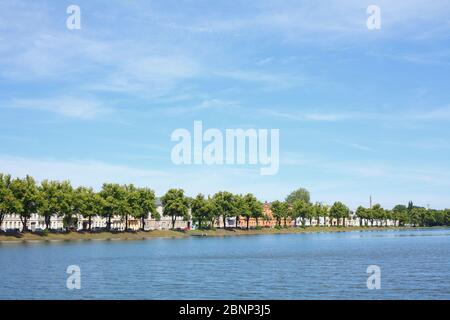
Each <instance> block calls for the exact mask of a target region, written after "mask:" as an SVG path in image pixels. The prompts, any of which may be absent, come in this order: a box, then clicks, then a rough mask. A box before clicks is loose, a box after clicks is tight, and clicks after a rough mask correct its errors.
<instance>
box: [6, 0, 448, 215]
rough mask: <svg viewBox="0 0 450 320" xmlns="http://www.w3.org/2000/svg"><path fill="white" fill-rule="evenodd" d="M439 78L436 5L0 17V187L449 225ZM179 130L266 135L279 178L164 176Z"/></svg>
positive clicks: (444, 100) (441, 46)
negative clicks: (111, 186) (414, 209)
mask: <svg viewBox="0 0 450 320" xmlns="http://www.w3.org/2000/svg"><path fill="white" fill-rule="evenodd" d="M70 4H76V5H79V6H80V8H81V30H68V29H67V28H66V19H67V16H68V15H67V14H66V8H67V6H69V5H70ZM370 4H375V5H378V6H379V7H380V8H381V19H382V24H381V30H368V29H367V27H366V20H367V17H368V14H367V13H366V8H367V6H368V5H370ZM449 75H450V2H448V1H444V0H442V1H439V0H438V1H433V2H428V1H417V0H412V1H384V0H383V1H375V0H371V1H222V0H220V1H219V0H218V1H199V0H197V1H180V0H178V1H95V3H93V1H41V0H37V1H33V2H30V1H9V0H1V1H0V147H1V148H0V171H2V172H9V173H11V174H13V175H15V176H23V175H25V174H27V173H29V174H31V175H33V176H35V177H36V178H37V179H38V180H41V179H44V178H50V179H70V180H71V181H72V183H73V184H74V185H79V184H84V185H90V186H93V187H95V188H99V187H100V186H101V183H102V182H105V181H109V182H120V183H129V182H133V183H135V184H137V185H146V186H150V187H152V188H153V189H154V190H155V191H156V192H157V194H158V195H161V194H163V193H164V192H165V191H166V190H167V189H168V188H170V187H180V188H184V189H185V190H186V191H187V193H188V194H190V195H194V194H196V193H197V192H202V193H206V194H209V193H213V192H216V191H218V190H224V189H225V190H230V191H232V192H236V193H243V192H253V193H254V194H255V195H257V196H258V197H259V198H260V199H261V200H263V201H264V200H267V201H271V200H275V199H282V198H284V197H285V196H286V195H287V194H288V193H289V192H290V191H291V190H293V189H295V188H297V187H306V188H307V189H309V190H310V191H311V196H312V200H313V201H323V202H327V203H332V202H333V201H335V200H341V201H344V202H346V203H347V204H348V205H349V206H350V207H352V208H355V207H356V206H358V205H360V204H362V205H368V199H369V195H372V197H373V199H374V201H375V202H379V203H381V204H382V205H383V206H386V207H391V206H393V205H395V204H397V203H406V202H407V201H409V200H413V201H414V202H415V203H416V204H418V205H423V206H426V205H427V204H429V205H430V206H431V207H436V208H444V207H450V161H449V159H450V143H449V141H450V130H449V129H448V127H449V123H450V81H449V80H450V76H449ZM194 120H201V121H203V125H204V127H206V128H219V129H221V130H225V129H227V128H264V129H265V128H267V129H270V128H278V129H280V170H279V173H278V174H277V175H274V176H261V175H260V174H259V167H252V166H198V165H197V166H194V165H191V166H175V165H174V164H173V163H172V162H171V158H170V150H171V148H172V147H173V146H174V143H173V142H172V141H171V140H170V134H171V132H172V131H173V130H175V129H177V128H187V129H190V130H192V127H193V121H194Z"/></svg>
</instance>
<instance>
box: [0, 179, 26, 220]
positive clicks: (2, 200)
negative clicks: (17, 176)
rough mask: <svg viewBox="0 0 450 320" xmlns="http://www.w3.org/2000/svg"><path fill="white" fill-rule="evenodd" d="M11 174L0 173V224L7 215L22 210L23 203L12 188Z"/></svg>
mask: <svg viewBox="0 0 450 320" xmlns="http://www.w3.org/2000/svg"><path fill="white" fill-rule="evenodd" d="M11 182H12V180H11V176H10V175H6V174H2V173H0V226H1V225H2V223H3V219H4V218H5V215H7V214H11V213H14V212H21V210H22V208H21V206H22V204H21V203H20V201H18V200H17V199H16V198H15V197H14V194H13V192H12V190H11Z"/></svg>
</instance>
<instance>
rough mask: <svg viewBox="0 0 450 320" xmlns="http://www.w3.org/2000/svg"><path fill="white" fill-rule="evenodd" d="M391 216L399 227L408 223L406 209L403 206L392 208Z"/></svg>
mask: <svg viewBox="0 0 450 320" xmlns="http://www.w3.org/2000/svg"><path fill="white" fill-rule="evenodd" d="M392 216H393V218H394V220H396V221H398V225H399V226H404V225H405V224H406V223H408V208H407V207H406V206H405V205H402V204H398V205H396V206H395V207H394V208H392Z"/></svg>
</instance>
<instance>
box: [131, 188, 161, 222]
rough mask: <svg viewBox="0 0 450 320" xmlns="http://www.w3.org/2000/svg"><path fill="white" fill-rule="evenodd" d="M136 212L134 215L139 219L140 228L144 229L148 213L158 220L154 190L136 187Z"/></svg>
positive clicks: (159, 217)
mask: <svg viewBox="0 0 450 320" xmlns="http://www.w3.org/2000/svg"><path fill="white" fill-rule="evenodd" d="M137 193H138V197H137V204H138V210H139V211H138V214H137V216H136V217H138V218H140V219H141V229H142V230H144V229H145V219H146V218H147V217H148V216H149V215H150V217H152V218H153V219H156V220H160V219H161V216H160V215H159V213H158V211H156V205H155V200H156V197H155V192H154V191H153V190H151V189H149V188H138V190H137Z"/></svg>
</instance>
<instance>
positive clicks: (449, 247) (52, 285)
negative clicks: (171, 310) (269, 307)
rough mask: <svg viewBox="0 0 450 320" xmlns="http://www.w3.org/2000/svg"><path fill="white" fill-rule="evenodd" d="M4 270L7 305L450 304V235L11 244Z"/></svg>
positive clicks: (3, 251)
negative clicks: (70, 270) (374, 278)
mask: <svg viewBox="0 0 450 320" xmlns="http://www.w3.org/2000/svg"><path fill="white" fill-rule="evenodd" d="M69 265H78V266H79V267H80V269H81V289H80V290H69V289H67V287H66V280H67V278H68V276H69V275H68V274H67V273H66V268H67V266H69ZM369 265H377V266H379V267H380V268H381V289H379V290H369V289H367V285H366V281H367V278H368V276H369V275H368V274H367V273H366V269H367V267H368V266H369ZM0 274H1V284H0V299H450V229H428V230H402V231H364V232H357V231H355V232H340V233H314V234H281V235H256V236H241V237H224V238H195V237H192V238H188V239H149V240H139V241H74V242H38V243H3V244H0Z"/></svg>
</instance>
